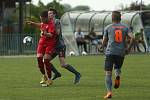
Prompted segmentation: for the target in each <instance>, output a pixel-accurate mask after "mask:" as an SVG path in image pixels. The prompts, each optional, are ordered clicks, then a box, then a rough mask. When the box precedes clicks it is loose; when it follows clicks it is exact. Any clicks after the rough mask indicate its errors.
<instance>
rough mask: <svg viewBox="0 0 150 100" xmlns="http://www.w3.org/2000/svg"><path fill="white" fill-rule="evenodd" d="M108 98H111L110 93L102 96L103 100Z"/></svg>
mask: <svg viewBox="0 0 150 100" xmlns="http://www.w3.org/2000/svg"><path fill="white" fill-rule="evenodd" d="M109 98H112V93H111V92H108V93H107V94H106V95H105V96H104V99H109Z"/></svg>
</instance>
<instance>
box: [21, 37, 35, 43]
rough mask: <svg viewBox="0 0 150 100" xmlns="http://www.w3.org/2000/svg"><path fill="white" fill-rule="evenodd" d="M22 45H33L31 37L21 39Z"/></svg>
mask: <svg viewBox="0 0 150 100" xmlns="http://www.w3.org/2000/svg"><path fill="white" fill-rule="evenodd" d="M23 43H24V44H26V45H32V44H33V38H32V37H31V36H26V37H24V38H23Z"/></svg>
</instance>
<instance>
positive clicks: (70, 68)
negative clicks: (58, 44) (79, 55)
mask: <svg viewBox="0 0 150 100" xmlns="http://www.w3.org/2000/svg"><path fill="white" fill-rule="evenodd" d="M59 60H60V64H61V67H63V68H65V69H67V70H68V71H70V72H72V73H73V74H75V80H74V84H76V83H78V82H79V81H80V78H81V74H80V73H79V72H78V71H77V70H76V69H75V68H74V67H73V66H71V65H70V64H66V62H65V48H62V49H61V50H60V51H59Z"/></svg>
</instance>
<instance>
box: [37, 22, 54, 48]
mask: <svg viewBox="0 0 150 100" xmlns="http://www.w3.org/2000/svg"><path fill="white" fill-rule="evenodd" d="M40 29H41V30H45V31H46V32H48V33H51V34H52V37H46V36H45V35H43V34H42V36H41V38H40V41H39V44H42V45H46V46H52V47H55V46H56V35H57V34H56V31H55V23H54V21H49V23H48V24H44V23H41V26H40Z"/></svg>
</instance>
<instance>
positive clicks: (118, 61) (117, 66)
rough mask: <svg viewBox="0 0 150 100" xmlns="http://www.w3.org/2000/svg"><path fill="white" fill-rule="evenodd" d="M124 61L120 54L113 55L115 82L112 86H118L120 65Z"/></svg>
mask: <svg viewBox="0 0 150 100" xmlns="http://www.w3.org/2000/svg"><path fill="white" fill-rule="evenodd" d="M123 61H124V57H121V56H116V57H115V62H114V63H115V66H114V72H115V76H116V78H115V82H114V83H115V84H114V88H115V89H117V88H119V86H120V75H121V67H122V64H123Z"/></svg>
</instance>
